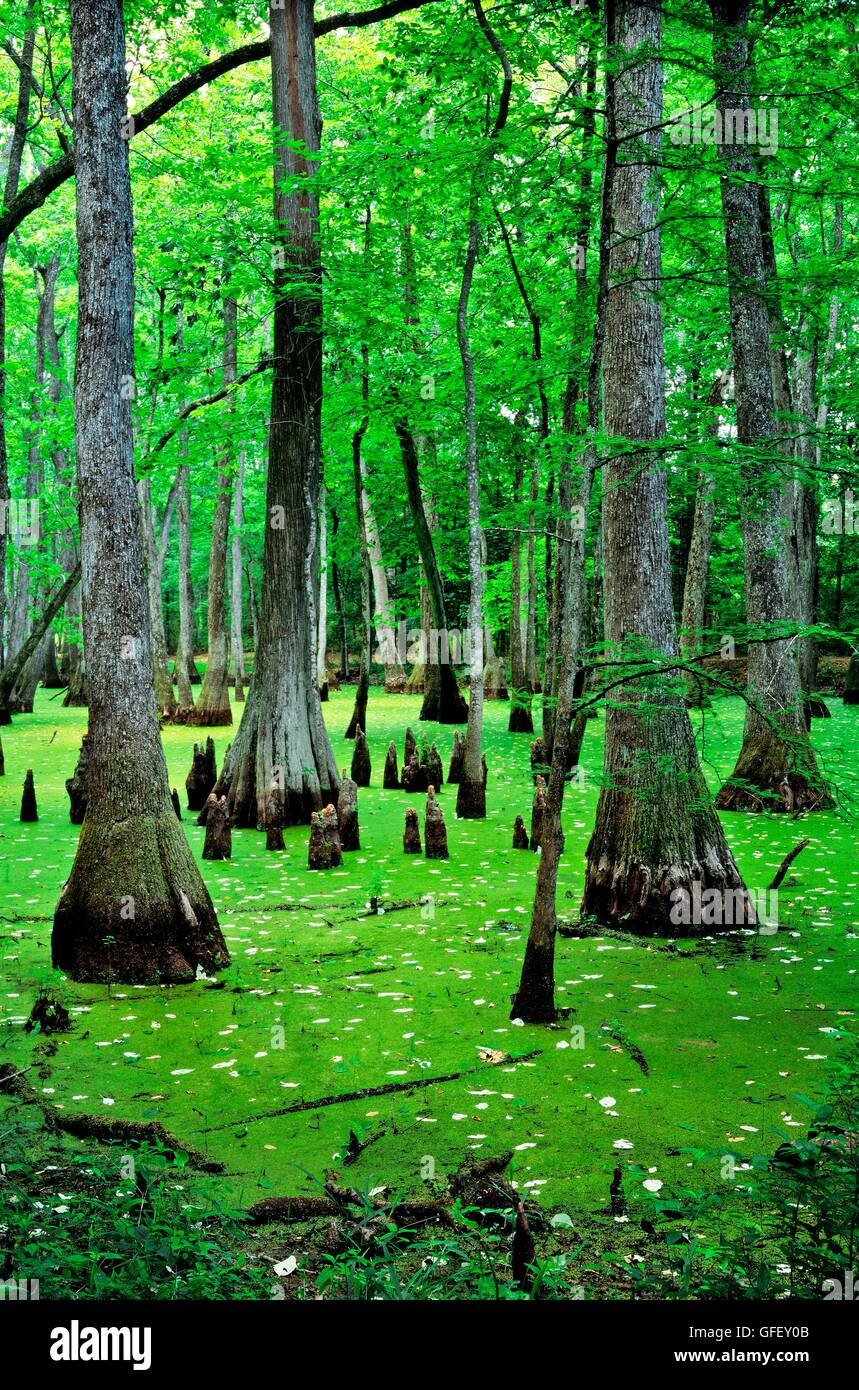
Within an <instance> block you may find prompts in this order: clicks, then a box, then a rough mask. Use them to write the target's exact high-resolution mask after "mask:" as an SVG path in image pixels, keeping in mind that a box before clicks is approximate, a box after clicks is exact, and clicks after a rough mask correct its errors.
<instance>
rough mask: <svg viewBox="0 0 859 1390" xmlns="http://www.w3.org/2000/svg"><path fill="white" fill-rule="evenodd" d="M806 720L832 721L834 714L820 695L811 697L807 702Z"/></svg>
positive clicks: (807, 698)
mask: <svg viewBox="0 0 859 1390" xmlns="http://www.w3.org/2000/svg"><path fill="white" fill-rule="evenodd" d="M805 714H806V719H807V720H808V719H831V718H832V714H831V712H830V709H829V706H828V705H827V704H826V702H825V700H821V698H820V696H819V695H809V696H807V697H806V701H805Z"/></svg>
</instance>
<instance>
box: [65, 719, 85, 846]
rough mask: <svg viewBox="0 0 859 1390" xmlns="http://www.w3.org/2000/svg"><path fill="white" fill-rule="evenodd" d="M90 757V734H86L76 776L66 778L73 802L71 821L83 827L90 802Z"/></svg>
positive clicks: (70, 814) (70, 812) (70, 799)
mask: <svg viewBox="0 0 859 1390" xmlns="http://www.w3.org/2000/svg"><path fill="white" fill-rule="evenodd" d="M89 755H90V743H89V734H84V736H83V740H82V741H81V751H80V753H79V754H78V761H77V766H76V767H75V772H74V776H73V777H68V778H66V791H67V792H68V794H69V801H70V802H71V806H70V807H69V819H70V820H71V823H72V825H83V819H84V816H85V815H86V808H87V801H88V800H89V788H88V786H87V774H88V772H89Z"/></svg>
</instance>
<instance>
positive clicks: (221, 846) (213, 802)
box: [203, 792, 233, 859]
mask: <svg viewBox="0 0 859 1390" xmlns="http://www.w3.org/2000/svg"><path fill="white" fill-rule="evenodd" d="M207 805H208V807H209V814H208V816H207V817H206V843H205V844H204V845H203V858H204V859H231V858H232V856H233V836H232V831H231V830H230V813H229V810H228V809H227V798H226V797H225V796H222V797H221V799H220V801H219V800H218V798H217V797H216V796H215V794H214V792H212V794H211V796H210V797H209V800H208V802H207Z"/></svg>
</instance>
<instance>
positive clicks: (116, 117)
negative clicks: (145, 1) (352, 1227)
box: [51, 0, 229, 983]
mask: <svg viewBox="0 0 859 1390" xmlns="http://www.w3.org/2000/svg"><path fill="white" fill-rule="evenodd" d="M71 45H72V65H73V74H74V79H73V80H74V95H73V113H74V129H75V150H76V162H77V165H76V167H77V187H76V203H77V243H78V335H77V347H76V359H75V443H76V455H77V469H78V496H79V499H80V522H81V563H82V586H83V611H84V638H85V643H86V651H87V663H88V670H89V677H90V695H91V700H90V711H89V732H90V743H91V754H90V767H89V803H88V806H87V814H86V817H85V820H84V824H83V826H82V828H81V834H80V840H79V842H78V849H77V854H76V856H75V861H74V864H73V866H72V871H71V874H70V876H69V879H68V881H67V883H66V884H65V887H64V888H63V891H62V893H61V895H60V900H59V903H58V905H57V910H56V913H55V916H54V926H53V934H52V939H51V950H52V960H53V964H54V966H56V967H57V968H58V969H60V970H64V971H66V972H67V973H68V974H70V975H71V976H72V977H73V978H74V979H78V980H89V981H99V980H106V979H117V980H122V981H126V982H128V983H155V982H161V983H172V982H176V981H182V980H192V979H194V977H195V974H196V972H197V970H198V968H202V969H203V970H205V971H206V972H207V973H208V972H210V971H212V970H216V969H219V968H220V967H221V966H224V965H226V964H228V961H229V957H228V954H227V948H226V945H225V943H224V940H223V937H222V935H221V931H220V928H219V926H218V921H217V917H216V915H215V910H214V907H213V906H212V901H211V898H210V897H209V894H208V891H207V889H206V886H205V884H204V883H203V880H202V878H201V877H200V873H199V870H198V869H197V866H196V864H195V862H194V857H193V855H192V853H191V850H190V849H189V847H188V844H187V842H186V840H185V837H184V835H183V832H182V827H181V825H180V823H179V821H178V820H177V819H176V813H175V811H174V809H173V804H172V801H171V799H170V788H169V785H168V781H167V766H166V762H165V759H164V750H163V748H162V745H161V737H160V733H159V727H158V710H157V706H156V703H155V695H154V691H153V684H152V653H151V638H150V630H149V615H148V608H147V593H146V584H145V577H144V564H143V550H142V544H141V527H140V509H139V506H138V503H137V499H136V494H135V486H134V457H133V455H134V443H133V434H132V420H131V401H130V398H129V395H130V393H129V392H128V390H127V389H126V388H127V385H128V383H129V382H130V381H133V373H134V334H133V328H134V261H133V254H132V211H131V180H130V176H129V167H128V144H127V141H126V139H125V138H124V136H123V122H124V118H125V90H126V75H125V35H124V30H123V21H122V5H121V0H72V3H71ZM67 582H68V581H67Z"/></svg>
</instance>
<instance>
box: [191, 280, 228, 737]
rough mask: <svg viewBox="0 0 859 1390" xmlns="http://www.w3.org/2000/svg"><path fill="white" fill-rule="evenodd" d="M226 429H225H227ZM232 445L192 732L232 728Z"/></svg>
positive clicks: (221, 492)
mask: <svg viewBox="0 0 859 1390" xmlns="http://www.w3.org/2000/svg"><path fill="white" fill-rule="evenodd" d="M237 315H238V306H237V304H236V301H235V300H234V299H232V298H230V297H229V296H228V297H227V298H226V299H225V300H224V357H223V372H222V385H223V386H231V385H232V384H233V382H234V381H235V379H236V375H237V367H236V319H237ZM234 410H235V395H233V396H231V397H230V415H232V414H233V411H234ZM228 428H229V426H228ZM231 463H232V443H231V442H228V443H227V446H226V449H225V451H224V454H223V456H222V458H221V461H220V463H219V465H218V483H217V487H218V491H217V496H216V498H215V515H214V518H213V520H212V543H211V546H210V548H209V587H208V606H207V618H206V622H207V630H208V656H207V659H206V674H205V676H204V677H203V686H202V689H201V691H200V694H199V696H198V698H197V704H196V706H195V708H194V710H193V712H192V713H191V714H190V715H189V716H188V723H189V724H193V725H194V726H195V728H206V729H208V728H213V727H215V726H216V725H222V724H232V722H233V712H232V710H231V709H230V688H229V686H228V684H227V674H228V667H229V648H228V645H227V550H228V546H229V537H230V504H231V501H232V473H231Z"/></svg>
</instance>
